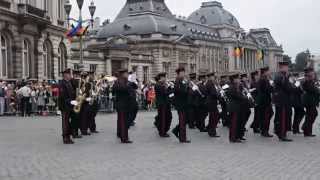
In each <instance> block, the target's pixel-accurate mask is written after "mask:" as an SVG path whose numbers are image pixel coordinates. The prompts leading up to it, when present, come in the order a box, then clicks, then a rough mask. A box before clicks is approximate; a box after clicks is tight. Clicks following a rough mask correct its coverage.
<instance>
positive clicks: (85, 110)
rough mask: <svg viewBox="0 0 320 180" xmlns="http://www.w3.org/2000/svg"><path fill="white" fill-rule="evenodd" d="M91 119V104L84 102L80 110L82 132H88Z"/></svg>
mask: <svg viewBox="0 0 320 180" xmlns="http://www.w3.org/2000/svg"><path fill="white" fill-rule="evenodd" d="M89 121H90V106H89V104H88V103H84V104H82V107H81V111H80V130H81V133H82V134H86V133H88V128H89Z"/></svg>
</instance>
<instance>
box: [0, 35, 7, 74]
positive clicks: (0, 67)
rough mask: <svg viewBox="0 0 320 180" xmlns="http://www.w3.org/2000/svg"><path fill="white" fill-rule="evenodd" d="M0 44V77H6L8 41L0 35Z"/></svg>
mask: <svg viewBox="0 0 320 180" xmlns="http://www.w3.org/2000/svg"><path fill="white" fill-rule="evenodd" d="M0 37H1V42H0V48H1V49H0V58H1V59H0V77H6V76H7V68H8V48H9V46H8V41H7V39H6V37H4V36H3V35H1V34H0Z"/></svg>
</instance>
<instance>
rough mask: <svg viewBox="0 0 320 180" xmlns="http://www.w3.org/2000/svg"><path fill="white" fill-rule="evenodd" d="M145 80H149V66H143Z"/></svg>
mask: <svg viewBox="0 0 320 180" xmlns="http://www.w3.org/2000/svg"><path fill="white" fill-rule="evenodd" d="M143 81H144V82H148V81H149V67H148V66H143Z"/></svg>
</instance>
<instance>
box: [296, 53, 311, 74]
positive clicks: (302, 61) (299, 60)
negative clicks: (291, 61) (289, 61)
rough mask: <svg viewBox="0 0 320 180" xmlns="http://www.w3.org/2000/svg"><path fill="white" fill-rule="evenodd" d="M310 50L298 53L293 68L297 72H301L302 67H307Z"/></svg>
mask: <svg viewBox="0 0 320 180" xmlns="http://www.w3.org/2000/svg"><path fill="white" fill-rule="evenodd" d="M310 56H311V54H310V51H309V50H306V51H303V52H301V53H299V54H298V55H297V57H296V65H295V70H296V71H298V72H302V71H303V70H304V68H306V67H307V65H308V63H309V61H310Z"/></svg>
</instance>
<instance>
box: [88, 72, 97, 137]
mask: <svg viewBox="0 0 320 180" xmlns="http://www.w3.org/2000/svg"><path fill="white" fill-rule="evenodd" d="M94 74H95V73H94V72H92V71H91V72H89V83H90V86H91V93H90V100H91V102H90V103H89V107H90V109H89V123H88V127H89V130H90V132H91V133H99V131H97V124H96V116H97V114H98V111H99V102H98V98H97V97H96V96H98V93H99V92H98V91H99V90H98V89H97V88H98V87H96V82H95V79H94ZM96 93H97V94H96Z"/></svg>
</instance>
